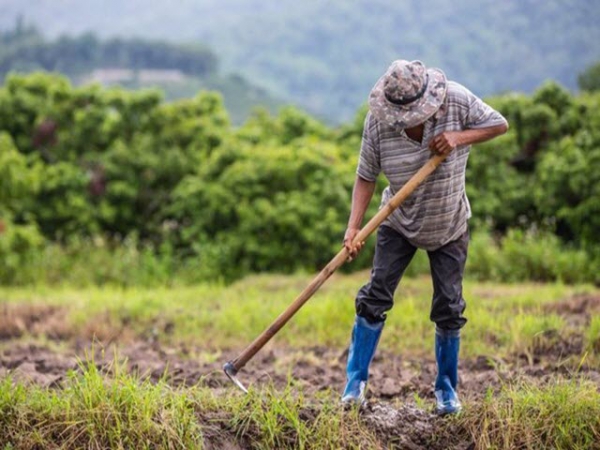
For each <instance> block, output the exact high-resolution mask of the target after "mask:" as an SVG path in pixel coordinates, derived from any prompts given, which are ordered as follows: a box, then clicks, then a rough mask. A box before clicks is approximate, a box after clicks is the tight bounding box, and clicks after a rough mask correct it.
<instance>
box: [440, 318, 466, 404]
mask: <svg viewBox="0 0 600 450" xmlns="http://www.w3.org/2000/svg"><path fill="white" fill-rule="evenodd" d="M459 349H460V330H441V329H436V331H435V359H436V361H437V367H438V374H437V378H436V380H435V398H436V400H437V412H438V414H440V415H445V414H456V413H458V412H460V410H461V408H462V407H461V404H460V402H459V401H458V396H457V395H456V386H457V384H458V352H459Z"/></svg>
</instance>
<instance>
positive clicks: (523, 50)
mask: <svg viewBox="0 0 600 450" xmlns="http://www.w3.org/2000/svg"><path fill="white" fill-rule="evenodd" d="M131 5H135V7H133V8H132V6H131ZM3 6H4V11H5V14H4V15H3V17H0V26H2V23H3V22H4V27H8V26H12V24H13V23H14V20H15V18H16V17H17V16H18V15H19V14H21V15H23V16H24V17H25V19H26V20H27V21H32V22H33V23H37V24H43V26H44V32H45V33H48V34H49V35H54V36H56V35H60V34H62V33H66V32H68V33H73V32H84V31H87V30H92V31H94V32H96V33H99V34H101V35H103V36H115V35H123V34H135V35H137V36H145V37H148V38H150V37H151V38H152V39H156V38H162V39H168V40H171V41H172V40H176V41H179V42H193V41H197V40H200V41H201V42H205V43H207V44H208V45H210V46H211V48H213V49H214V50H215V52H216V53H217V54H218V55H219V56H220V58H221V60H222V63H223V66H224V68H225V69H226V70H231V71H234V72H236V73H242V74H243V75H244V77H247V78H248V79H249V80H250V81H251V82H252V83H253V84H255V85H258V86H262V87H265V88H267V89H268V90H269V91H270V92H273V93H274V94H275V95H277V96H278V97H280V98H282V99H284V100H286V101H291V102H294V103H295V104H297V105H300V106H302V107H303V108H306V109H307V110H309V111H311V112H312V113H314V114H319V115H320V116H321V117H325V118H327V119H328V120H329V122H332V123H341V122H345V121H347V120H350V119H351V118H352V117H353V115H354V112H355V111H356V109H357V108H358V106H359V105H360V104H362V103H363V102H364V101H366V99H367V95H368V92H369V90H370V88H371V87H372V86H373V84H374V83H375V81H376V80H377V78H378V77H379V76H380V75H381V74H382V73H383V71H384V70H385V69H386V68H387V66H388V65H389V63H390V62H391V61H392V60H394V59H398V58H404V59H421V60H423V61H424V62H426V63H427V65H430V66H436V67H441V68H442V69H443V70H445V71H446V73H447V74H448V75H449V76H450V77H451V78H452V79H455V80H457V81H459V82H462V83H464V84H465V85H466V86H468V87H470V88H471V89H472V90H473V91H474V92H476V93H477V94H479V95H492V94H497V93H500V92H505V91H508V90H516V91H521V92H528V93H530V92H532V91H533V90H534V89H535V87H536V86H538V85H539V84H540V83H542V82H543V81H544V80H546V79H554V80H557V81H559V82H560V83H561V84H563V85H565V86H567V87H568V88H570V89H575V88H576V86H577V75H578V74H579V73H580V72H582V71H583V70H584V69H585V68H586V67H587V66H589V65H590V64H593V63H595V62H596V61H597V60H598V55H600V27H598V17H600V3H599V2H597V1H590V0H547V1H544V2H539V1H534V0H506V1H503V2H497V1H492V0H485V1H477V0H457V1H453V2H448V1H445V0H432V1H429V2H427V3H424V2H422V1H420V0H410V1H404V2H395V1H389V0H358V1H352V2H348V1H345V0H336V1H328V2H323V1H321V0H305V1H303V2H294V1H291V0H283V1H267V2H265V1H262V0H201V1H191V0H182V1H180V2H179V3H178V5H177V8H173V7H172V5H170V4H169V3H166V2H161V1H159V0H151V1H147V2H144V3H143V5H142V4H138V3H133V4H130V3H127V2H122V1H120V0H88V1H87V2H86V3H85V6H84V5H83V4H81V2H79V1H78V0H63V1H61V2H53V1H38V2H36V3H35V6H32V5H30V4H29V2H23V1H22V0H4V2H3Z"/></svg>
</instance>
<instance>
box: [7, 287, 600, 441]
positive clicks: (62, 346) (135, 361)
mask: <svg viewBox="0 0 600 450" xmlns="http://www.w3.org/2000/svg"><path fill="white" fill-rule="evenodd" d="M2 308H3V307H2V306H0V379H2V378H4V377H6V376H7V375H9V374H10V375H11V376H12V377H13V378H14V379H15V380H19V381H23V382H26V383H35V384H38V385H41V386H44V387H48V388H60V387H61V386H62V385H63V383H64V382H65V380H66V378H67V374H68V372H69V371H77V370H81V364H82V363H81V360H85V361H90V360H91V361H93V364H95V365H96V366H97V367H98V368H99V369H100V370H101V371H103V372H104V373H106V374H107V376H110V374H111V373H112V372H113V371H114V370H115V367H114V360H115V355H116V356H117V359H118V360H119V361H122V362H123V364H124V365H125V367H126V368H127V370H128V371H129V372H131V373H134V374H137V375H139V376H141V377H142V378H144V379H149V380H151V381H152V382H156V381H158V380H159V379H164V380H166V381H167V382H168V383H169V384H171V385H174V386H192V385H200V386H206V387H209V388H211V389H213V390H214V392H215V393H217V394H219V393H225V392H226V391H229V390H234V389H235V388H234V387H233V385H232V384H231V382H230V381H229V380H228V379H227V377H226V376H225V375H224V373H223V371H222V365H223V363H224V362H225V361H228V360H230V359H233V358H234V357H235V356H237V354H238V352H239V350H240V349H232V350H229V351H223V352H222V353H220V354H206V353H204V352H203V349H202V348H191V347H189V346H183V345H181V346H178V347H168V346H164V345H162V344H160V343H159V342H157V341H156V340H155V339H143V338H141V337H137V338H134V339H130V338H128V339H126V340H114V339H110V340H108V341H105V342H100V341H92V340H91V339H90V338H89V337H88V336H84V337H81V336H73V335H72V334H71V333H70V332H69V331H68V330H66V329H65V328H64V326H62V327H61V326H59V325H57V324H58V323H60V322H61V320H60V318H61V317H64V315H63V313H64V311H61V310H60V309H59V308H56V307H37V309H36V307H32V306H27V307H23V308H17V307H10V309H8V307H6V305H5V306H4V309H2ZM595 308H597V309H600V299H598V298H596V297H590V296H577V297H573V298H571V299H569V300H567V301H565V302H564V303H559V304H556V305H553V306H552V312H555V313H557V314H561V315H564V316H565V317H567V318H568V319H569V323H575V322H576V323H583V322H584V321H588V322H589V314H590V311H592V310H595ZM46 331H47V332H46ZM30 335H35V336H45V337H47V338H49V339H50V340H51V341H50V342H49V343H48V344H44V345H39V344H28V343H25V341H24V338H25V337H27V336H30ZM583 347H584V346H583V338H582V336H580V335H577V334H571V335H569V336H568V337H563V336H562V335H560V334H558V333H557V332H548V333H545V334H544V335H542V336H540V337H539V339H538V341H536V345H535V346H534V349H533V358H532V357H531V355H529V356H528V357H524V355H514V356H513V357H511V358H509V359H507V360H497V359H490V358H485V357H478V358H473V359H463V360H461V365H460V395H461V396H462V397H463V398H464V399H477V398H481V397H483V396H485V395H486V394H487V393H488V392H489V390H490V389H491V390H498V389H500V387H501V385H503V384H506V383H507V382H515V381H521V380H526V381H529V382H533V383H539V384H543V383H546V382H549V381H551V380H552V379H554V378H556V377H557V376H558V377H565V378H573V377H585V378H586V379H589V380H592V381H593V382H595V383H596V384H597V385H598V387H599V388H600V372H599V371H598V368H597V367H588V366H586V365H585V364H584V365H581V366H580V367H576V368H570V367H569V366H568V365H565V364H564V361H565V358H568V357H569V356H577V357H581V355H582V354H583V353H584V352H585V349H584V348H583ZM432 356H433V355H432ZM345 361H346V351H345V349H342V348H327V347H313V348H303V349H289V348H283V347H276V346H267V347H266V348H264V349H263V350H262V351H261V352H259V353H258V354H257V355H256V357H255V358H254V359H253V360H251V361H250V362H249V364H248V365H247V367H245V368H244V369H243V370H242V371H240V374H239V377H240V379H241V380H242V382H244V383H246V384H247V385H248V386H251V387H256V388H260V387H261V386H264V385H267V384H272V385H273V386H274V387H275V388H276V389H282V388H283V387H285V386H287V385H288V384H289V383H290V380H292V382H293V386H294V387H301V388H302V390H303V391H304V392H305V393H306V395H309V396H310V395H314V394H315V393H317V392H319V391H328V390H333V391H334V392H336V391H339V390H340V389H342V386H343V383H344V376H345V374H344V368H345ZM575 369H577V370H575ZM435 373H436V366H435V361H434V360H433V359H432V358H431V359H411V358H410V357H402V356H399V355H397V354H394V353H390V352H385V351H381V352H378V353H377V355H376V357H375V359H374V361H373V364H372V366H371V373H370V381H369V394H368V403H367V404H366V405H365V406H364V407H363V408H362V411H361V420H363V422H364V423H365V424H366V425H367V427H368V428H369V429H371V430H372V431H375V432H376V433H377V436H378V438H379V439H380V440H381V442H383V443H384V444H385V445H390V446H394V447H398V448H407V449H420V448H428V449H436V448H462V449H467V448H470V447H471V443H470V442H468V440H464V438H459V437H457V438H456V439H455V441H454V442H451V443H450V442H448V441H447V440H446V441H444V442H441V443H436V442H435V441H433V440H432V436H435V435H436V434H437V433H436V429H438V428H439V427H440V426H441V424H442V422H441V421H442V420H443V419H440V418H439V417H437V416H435V415H434V414H432V412H431V411H432V407H433V403H434V397H433V389H432V387H433V383H434V378H435ZM290 377H291V378H290ZM423 405H425V406H423ZM419 406H420V407H419ZM446 429H447V427H446ZM222 439H223V436H220V435H219V434H218V433H217V434H215V437H214V439H211V442H208V443H207V444H209V447H210V446H213V447H215V448H217V447H218V448H225V447H226V448H242V447H240V445H242V446H243V443H242V444H241V443H239V442H238V443H236V442H235V441H233V440H227V439H226V440H222ZM461 439H462V440H461ZM217 444H218V445H217Z"/></svg>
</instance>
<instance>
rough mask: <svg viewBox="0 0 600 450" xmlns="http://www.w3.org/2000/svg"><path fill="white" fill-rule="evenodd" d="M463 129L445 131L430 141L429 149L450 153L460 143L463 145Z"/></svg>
mask: <svg viewBox="0 0 600 450" xmlns="http://www.w3.org/2000/svg"><path fill="white" fill-rule="evenodd" d="M461 135H462V132H461V131H444V132H443V133H440V134H438V135H437V136H435V137H434V138H433V139H432V140H431V141H430V142H429V149H430V150H432V151H434V152H436V153H437V154H438V155H448V154H450V152H451V151H452V150H454V149H455V148H456V147H458V146H459V145H462V144H463V142H462V140H461Z"/></svg>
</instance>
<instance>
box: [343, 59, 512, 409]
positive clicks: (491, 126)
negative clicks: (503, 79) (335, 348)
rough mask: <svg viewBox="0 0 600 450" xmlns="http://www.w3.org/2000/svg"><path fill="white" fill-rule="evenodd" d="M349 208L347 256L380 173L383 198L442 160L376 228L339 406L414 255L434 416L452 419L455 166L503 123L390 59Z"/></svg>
mask: <svg viewBox="0 0 600 450" xmlns="http://www.w3.org/2000/svg"><path fill="white" fill-rule="evenodd" d="M369 109H370V111H369V113H368V114H367V117H366V119H365V125H364V131H363V138H362V145H361V150H360V158H359V162H358V169H357V171H356V173H357V177H356V181H355V184H354V191H353V194H352V211H351V213H350V219H349V221H348V229H347V231H346V234H345V236H344V245H345V246H346V248H347V249H348V250H349V252H350V258H354V257H355V256H356V254H357V253H358V252H359V251H360V250H361V248H362V243H359V244H358V245H356V246H354V247H353V246H352V241H353V239H354V237H355V236H356V235H357V234H358V231H359V229H360V227H361V224H362V221H363V217H364V214H365V211H366V209H367V206H368V205H369V201H370V200H371V198H372V196H373V192H374V190H375V180H376V178H377V176H378V175H379V173H380V172H383V174H384V175H385V176H386V178H387V179H388V180H389V183H390V185H389V187H387V188H386V189H385V191H384V192H383V199H382V204H385V203H387V201H388V200H389V199H390V198H391V197H392V196H393V195H394V194H395V193H396V192H397V191H398V190H399V189H400V188H401V187H402V186H403V185H404V184H405V183H406V182H407V181H408V180H409V179H410V178H411V177H412V175H414V174H415V172H417V170H418V169H419V168H420V167H421V166H422V165H424V164H425V163H426V162H427V160H428V159H429V158H430V156H431V151H434V152H436V153H438V154H446V155H448V156H447V158H446V160H445V161H444V162H443V163H442V164H441V165H440V166H439V167H438V169H437V170H436V171H435V172H434V173H433V174H431V175H430V176H429V178H428V179H427V180H425V181H424V182H423V184H421V185H420V186H419V187H418V188H417V189H416V190H415V191H414V193H413V194H412V195H411V196H409V197H408V198H407V199H406V201H405V202H404V203H403V204H402V205H401V206H400V207H399V208H398V209H397V210H395V211H394V212H393V213H392V214H391V215H390V216H389V217H388V218H387V219H386V220H385V221H384V222H383V224H382V225H381V226H380V227H379V230H378V232H377V245H376V249H375V257H374V260H373V269H372V271H371V280H370V281H369V282H368V283H367V284H365V285H364V286H363V287H362V288H361V289H360V290H359V291H358V294H357V296H356V319H355V322H354V328H353V330H352V340H351V343H350V349H349V354H348V367H347V383H346V388H345V390H344V394H343V396H342V401H343V402H344V403H347V402H350V403H362V402H363V401H364V398H365V387H366V383H367V378H368V373H369V364H370V363H371V360H372V359H373V354H374V353H375V348H376V347H377V343H378V341H379V336H380V335H381V330H382V328H383V324H384V322H385V319H386V313H387V312H388V311H389V310H390V309H391V308H392V305H393V302H394V291H395V290H396V287H397V286H398V283H399V281H400V278H402V274H403V273H404V270H405V269H406V267H407V266H408V264H409V263H410V261H411V259H412V257H413V255H414V254H415V251H416V250H417V248H422V249H424V250H426V251H427V254H428V255H429V263H430V266H431V277H432V279H433V300H432V305H431V314H430V319H431V320H432V321H433V322H434V323H435V357H436V361H437V370H438V372H437V378H436V381H435V397H436V399H437V411H438V413H439V414H449V413H456V412H458V411H460V408H461V405H460V402H459V400H458V396H457V394H456V389H457V382H458V351H459V344H460V329H461V328H462V327H463V326H464V325H465V323H466V322H467V319H466V318H465V317H464V316H463V311H464V310H465V306H466V305H465V300H464V298H463V293H462V280H463V272H464V268H465V261H466V259H467V247H468V243H469V232H468V229H467V220H468V219H469V217H470V216H471V208H470V206H469V201H468V199H467V195H466V193H465V168H466V165H467V158H468V156H469V150H470V148H471V147H470V146H471V144H474V143H477V142H483V141H487V140H489V139H492V138H494V137H496V136H498V135H501V134H503V133H505V132H506V130H507V129H508V123H507V121H506V119H504V117H502V115H501V114H499V113H498V112H497V111H495V110H494V109H492V108H491V107H490V106H488V105H487V104H485V103H484V102H483V101H482V100H481V99H479V98H478V97H476V96H475V95H474V94H473V93H471V92H470V91H469V90H468V89H467V88H465V87H464V86H461V85H460V84H458V83H455V82H453V81H448V80H447V79H446V76H445V75H444V73H443V72H442V71H441V70H439V69H431V68H429V69H427V68H426V67H425V66H424V65H423V63H422V62H420V61H412V62H409V61H403V60H398V61H394V62H393V63H392V65H391V66H390V67H389V69H388V70H387V72H386V73H385V74H384V75H383V76H382V77H381V78H380V79H379V81H377V83H376V84H375V87H374V88H373V90H372V91H371V94H370V96H369Z"/></svg>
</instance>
